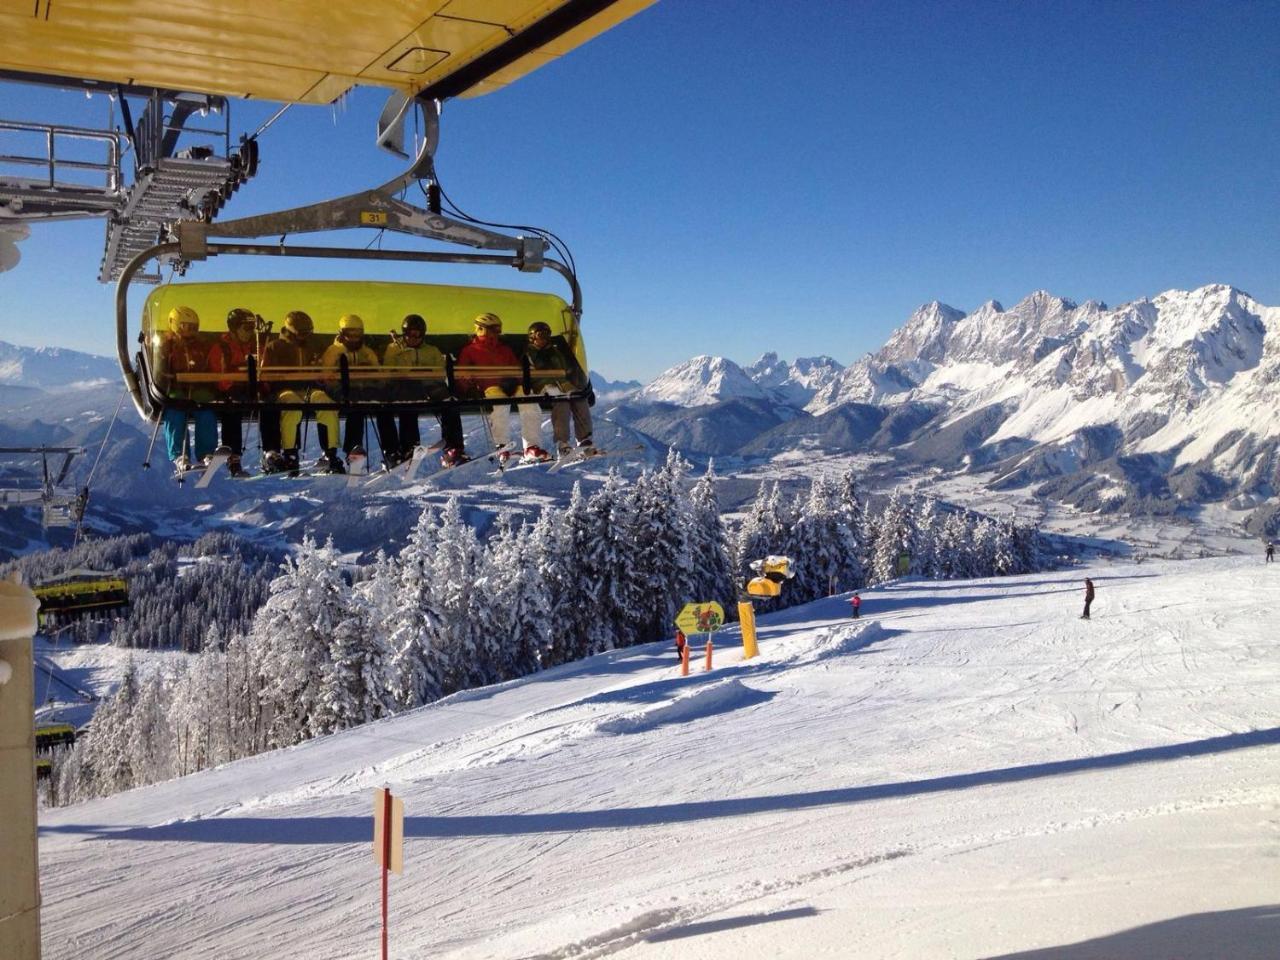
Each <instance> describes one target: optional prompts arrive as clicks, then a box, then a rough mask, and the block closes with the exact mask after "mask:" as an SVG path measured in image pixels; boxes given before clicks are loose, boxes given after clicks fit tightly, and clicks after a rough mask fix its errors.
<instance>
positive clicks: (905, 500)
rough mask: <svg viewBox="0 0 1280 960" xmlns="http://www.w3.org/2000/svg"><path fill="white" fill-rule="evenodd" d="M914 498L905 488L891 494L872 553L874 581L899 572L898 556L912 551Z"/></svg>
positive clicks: (872, 580)
mask: <svg viewBox="0 0 1280 960" xmlns="http://www.w3.org/2000/svg"><path fill="white" fill-rule="evenodd" d="M911 513H912V510H911V500H910V498H909V497H907V496H905V495H904V494H903V493H902V491H901V490H897V489H895V490H894V491H893V493H892V494H890V496H889V499H888V501H887V502H886V503H885V505H884V509H883V510H882V511H880V514H879V516H877V517H876V520H875V527H876V535H875V546H874V548H873V550H872V554H871V564H870V566H871V571H870V577H871V582H872V583H883V582H885V581H886V580H892V579H894V578H895V577H897V576H898V575H899V573H898V558H899V557H900V556H901V555H902V554H903V553H904V552H905V553H906V554H907V555H908V556H910V554H911V551H912V534H913V529H912V523H911Z"/></svg>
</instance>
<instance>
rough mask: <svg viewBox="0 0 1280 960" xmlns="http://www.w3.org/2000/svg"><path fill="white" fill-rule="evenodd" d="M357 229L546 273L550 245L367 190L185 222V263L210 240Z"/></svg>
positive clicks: (180, 231) (181, 230) (181, 238)
mask: <svg viewBox="0 0 1280 960" xmlns="http://www.w3.org/2000/svg"><path fill="white" fill-rule="evenodd" d="M356 227H365V228H370V227H371V228H373V229H375V230H390V231H392V232H394V233H403V234H408V235H410V236H417V237H425V238H427V239H429V240H439V241H442V242H444V243H452V244H458V245H460V246H466V247H474V248H476V249H479V250H509V251H511V252H513V253H515V254H516V256H517V257H518V258H519V260H520V261H521V266H520V269H521V270H522V271H525V272H529V273H536V272H538V271H539V270H541V269H542V267H543V255H544V253H545V252H546V250H547V246H548V244H547V242H546V241H545V240H543V239H542V238H541V237H512V236H508V235H507V234H503V233H498V232H497V231H494V230H486V229H484V228H483V227H475V226H472V225H471V224H468V223H463V222H461V221H459V220H454V219H452V218H450V217H446V216H444V215H442V214H438V213H431V212H430V211H428V210H423V209H421V208H420V207H415V206H413V204H410V203H406V202H404V201H403V200H399V199H397V198H396V197H394V196H392V195H391V194H389V193H386V192H384V190H383V189H378V190H368V191H361V192H360V193H352V194H349V195H347V196H345V197H339V198H337V199H334V200H325V201H322V202H320V203H313V204H310V205H308V206H304V207H294V208H293V209H291V210H281V211H278V212H276V213H265V214H261V215H259V216H256V217H242V218H240V219H238V220H226V221H221V222H216V223H202V222H199V221H194V220H189V221H183V222H181V223H179V224H178V225H177V236H178V242H179V244H180V245H181V251H182V258H183V259H184V260H203V259H205V258H206V257H207V256H208V253H207V250H208V243H207V240H208V239H209V238H211V237H225V238H250V237H270V236H285V235H287V234H295V233H318V232H322V231H327V230H349V229H354V228H356Z"/></svg>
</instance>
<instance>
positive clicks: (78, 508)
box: [0, 447, 89, 527]
mask: <svg viewBox="0 0 1280 960" xmlns="http://www.w3.org/2000/svg"><path fill="white" fill-rule="evenodd" d="M82 453H84V447H0V456H16V455H20V454H39V455H40V472H41V483H40V487H39V489H36V488H16V487H7V488H0V507H27V506H33V505H35V504H39V505H40V510H41V520H42V523H43V525H44V526H45V527H76V526H79V524H80V521H81V520H82V519H83V517H84V508H85V504H86V503H87V502H88V499H89V489H88V487H85V488H84V489H82V490H79V491H77V492H76V493H67V492H65V491H64V490H62V489H60V488H62V486H63V484H64V482H65V481H66V479H67V474H68V472H69V471H70V469H71V462H72V461H73V460H74V459H75V458H76V457H78V456H79V455H80V454H82ZM59 456H61V457H62V461H61V463H60V464H57V458H58V457H59ZM50 461H53V462H54V464H55V466H54V467H53V468H52V469H51V467H50Z"/></svg>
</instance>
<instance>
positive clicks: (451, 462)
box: [440, 447, 471, 468]
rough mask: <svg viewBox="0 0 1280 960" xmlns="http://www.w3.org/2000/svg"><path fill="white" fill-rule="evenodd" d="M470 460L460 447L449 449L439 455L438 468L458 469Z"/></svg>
mask: <svg viewBox="0 0 1280 960" xmlns="http://www.w3.org/2000/svg"><path fill="white" fill-rule="evenodd" d="M470 460H471V458H470V457H468V456H467V451H465V450H463V449H462V448H461V447H449V448H448V449H447V450H445V452H444V453H442V454H441V455H440V466H442V467H446V468H447V467H459V466H461V465H462V464H464V463H467V462H469V461H470Z"/></svg>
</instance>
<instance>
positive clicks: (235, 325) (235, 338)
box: [209, 307, 265, 477]
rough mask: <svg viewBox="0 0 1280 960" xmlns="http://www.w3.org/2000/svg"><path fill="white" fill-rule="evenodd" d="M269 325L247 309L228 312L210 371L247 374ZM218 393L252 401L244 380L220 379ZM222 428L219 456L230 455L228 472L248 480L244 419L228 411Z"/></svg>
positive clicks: (211, 351)
mask: <svg viewBox="0 0 1280 960" xmlns="http://www.w3.org/2000/svg"><path fill="white" fill-rule="evenodd" d="M264 328H265V322H264V321H263V319H262V318H261V317H260V316H258V315H257V314H256V313H254V312H253V311H252V310H250V309H248V308H247V307H234V308H232V309H231V310H230V311H229V312H228V313H227V332H226V333H224V334H223V335H222V336H221V337H219V338H218V341H217V343H215V344H214V345H213V346H212V347H210V348H209V370H210V371H211V372H212V373H238V374H243V373H244V372H245V371H246V370H248V368H249V358H250V357H252V356H256V355H257V352H258V334H259V333H260V332H263V331H264ZM216 386H217V388H218V394H219V395H220V396H221V397H222V399H224V400H230V401H233V402H240V403H243V402H244V401H246V400H248V399H249V385H248V383H247V382H245V381H243V380H219V381H218V382H217V384H216ZM218 420H219V422H220V424H221V426H222V446H221V447H219V448H218V452H219V453H224V452H225V453H226V454H227V472H228V473H230V474H231V476H233V477H244V476H247V475H248V474H246V473H245V470H244V467H243V466H242V465H241V463H240V458H241V456H242V455H243V453H244V418H243V416H242V415H241V414H240V413H238V412H236V411H230V410H228V411H224V412H223V413H221V414H220V415H219V416H218Z"/></svg>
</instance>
